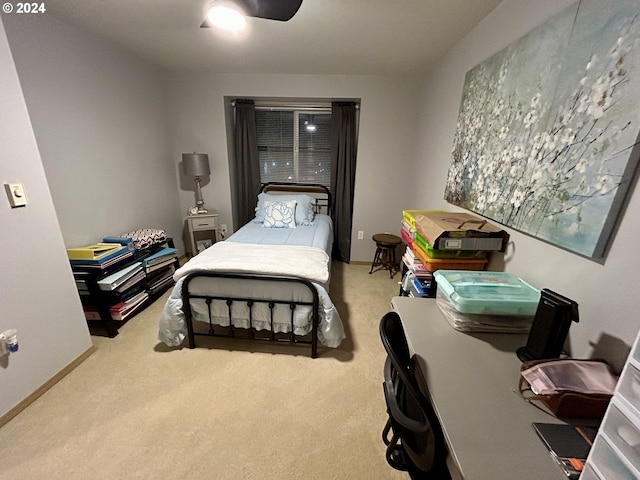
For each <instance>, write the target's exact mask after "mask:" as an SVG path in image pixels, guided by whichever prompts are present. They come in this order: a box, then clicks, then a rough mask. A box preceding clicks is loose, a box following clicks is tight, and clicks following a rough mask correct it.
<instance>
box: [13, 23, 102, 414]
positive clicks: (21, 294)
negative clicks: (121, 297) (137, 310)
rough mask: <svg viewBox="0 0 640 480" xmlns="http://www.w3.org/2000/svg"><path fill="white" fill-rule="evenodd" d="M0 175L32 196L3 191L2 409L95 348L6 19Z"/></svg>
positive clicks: (15, 403)
mask: <svg viewBox="0 0 640 480" xmlns="http://www.w3.org/2000/svg"><path fill="white" fill-rule="evenodd" d="M0 99H1V102H2V108H0V145H2V154H1V155H0V183H2V184H4V183H7V182H22V183H23V184H24V186H25V188H26V192H27V198H28V200H29V204H28V205H27V206H26V207H21V208H15V209H12V208H11V207H10V205H9V201H8V199H7V197H6V195H5V192H4V187H2V191H1V192H0V229H1V231H2V235H0V264H1V265H2V276H1V277H0V289H1V293H0V312H1V314H0V332H2V331H4V330H6V329H9V328H16V329H17V330H18V339H19V343H20V348H19V351H18V352H16V353H11V354H10V355H8V356H2V357H0V385H2V387H1V388H0V416H2V415H4V414H5V413H7V412H8V411H9V410H11V409H12V408H13V407H15V406H16V405H17V404H18V403H19V402H21V401H22V400H23V399H24V398H25V397H27V396H29V395H30V394H31V393H32V392H34V391H35V390H36V389H38V388H39V387H41V386H42V385H44V384H45V383H46V382H47V381H48V380H49V379H50V378H51V377H53V376H54V375H55V374H56V373H58V372H59V371H60V370H62V369H63V368H64V367H66V366H67V365H68V364H69V363H71V362H72V361H73V360H75V359H76V358H78V357H79V356H80V355H82V354H83V353H84V352H85V351H87V350H88V349H89V348H91V338H90V337H89V332H88V330H87V324H86V321H85V319H84V314H83V313H82V308H81V306H80V300H79V298H78V295H77V293H76V288H75V283H74V281H73V276H72V275H71V269H70V268H69V262H68V261H67V256H66V254H65V251H64V244H63V241H62V235H61V233H60V227H59V225H58V220H57V218H56V213H55V210H54V208H53V202H52V199H51V194H50V192H49V187H48V185H47V179H46V178H45V173H44V170H43V167H42V162H41V160H40V153H39V152H38V146H37V145H36V140H35V137H34V134H33V129H32V128H31V124H30V122H29V116H28V113H27V108H26V105H25V101H24V97H23V94H22V90H21V88H20V83H19V81H18V75H17V73H16V69H15V66H14V63H13V60H12V58H11V53H10V51H9V44H8V42H7V37H6V35H5V30H4V26H3V24H2V22H1V21H0Z"/></svg>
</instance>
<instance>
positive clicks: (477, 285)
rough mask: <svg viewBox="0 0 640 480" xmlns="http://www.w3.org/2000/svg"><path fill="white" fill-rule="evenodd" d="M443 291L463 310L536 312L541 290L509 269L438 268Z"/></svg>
mask: <svg viewBox="0 0 640 480" xmlns="http://www.w3.org/2000/svg"><path fill="white" fill-rule="evenodd" d="M433 278H434V279H435V280H436V282H437V284H438V291H439V292H442V293H443V294H444V295H445V296H446V297H447V299H448V300H449V301H450V302H451V303H452V304H453V306H454V307H455V308H456V310H458V311H459V312H460V313H472V314H484V315H528V316H532V315H535V313H536V309H537V308H538V302H539V300H540V291H539V290H537V289H536V288H534V287H532V286H531V285H529V284H528V283H526V282H525V281H524V280H522V279H520V278H519V277H516V276H515V275H512V274H510V273H506V272H487V271H469V270H438V271H437V272H434V273H433Z"/></svg>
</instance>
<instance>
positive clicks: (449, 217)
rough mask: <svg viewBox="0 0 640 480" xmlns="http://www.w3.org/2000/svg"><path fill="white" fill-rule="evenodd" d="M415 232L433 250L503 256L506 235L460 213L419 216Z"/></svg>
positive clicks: (424, 213) (485, 223)
mask: <svg viewBox="0 0 640 480" xmlns="http://www.w3.org/2000/svg"><path fill="white" fill-rule="evenodd" d="M415 219H416V230H417V231H418V232H419V233H420V235H422V237H423V238H424V239H425V240H426V241H427V242H428V243H429V245H431V247H432V248H434V249H436V250H485V251H488V252H504V251H505V250H506V248H507V244H508V243H509V234H508V233H507V232H505V231H504V230H502V229H500V228H499V227H497V226H495V225H493V224H491V223H489V222H488V221H487V220H486V219H484V218H481V217H477V216H475V215H471V214H469V213H463V212H438V211H433V212H422V213H419V214H417V215H416V217H415Z"/></svg>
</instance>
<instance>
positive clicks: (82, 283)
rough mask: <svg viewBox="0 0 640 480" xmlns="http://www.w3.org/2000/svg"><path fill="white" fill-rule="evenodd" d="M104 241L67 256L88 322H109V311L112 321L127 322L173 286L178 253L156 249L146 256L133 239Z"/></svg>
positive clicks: (70, 251) (165, 249)
mask: <svg viewBox="0 0 640 480" xmlns="http://www.w3.org/2000/svg"><path fill="white" fill-rule="evenodd" d="M103 240H104V241H103V242H101V243H96V244H94V245H87V246H84V247H77V248H69V249H67V256H68V257H69V262H70V263H71V267H72V270H73V272H74V277H75V281H76V286H77V288H78V293H79V294H80V295H81V299H82V303H83V309H84V313H85V317H86V318H87V320H99V321H104V320H108V319H105V318H103V316H105V315H106V310H107V309H108V311H109V314H110V316H111V319H112V320H118V321H124V320H126V319H128V318H129V317H131V316H132V315H133V314H134V313H136V312H137V311H139V310H140V309H141V308H143V307H144V306H145V305H146V304H147V303H148V301H149V299H150V298H151V296H152V295H154V294H158V293H160V292H161V291H162V290H164V289H165V288H166V287H167V286H169V285H170V284H171V283H173V273H174V272H175V270H176V266H177V265H178V254H177V250H176V249H175V248H172V247H165V248H162V247H161V246H160V245H155V246H152V247H150V248H148V249H146V250H145V252H144V254H143V253H141V252H140V251H136V250H135V249H134V248H133V245H134V243H133V240H132V239H131V238H129V237H105V239H103ZM101 314H102V315H101Z"/></svg>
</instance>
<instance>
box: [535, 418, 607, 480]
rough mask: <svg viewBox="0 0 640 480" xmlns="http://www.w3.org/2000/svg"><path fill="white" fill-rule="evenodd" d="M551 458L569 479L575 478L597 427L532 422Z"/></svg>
mask: <svg viewBox="0 0 640 480" xmlns="http://www.w3.org/2000/svg"><path fill="white" fill-rule="evenodd" d="M532 425H533V428H534V429H535V431H536V433H537V434H538V436H539V437H540V439H541V440H542V441H543V442H544V444H545V445H546V447H547V449H548V450H549V452H550V453H551V456H552V457H553V459H554V460H555V461H556V462H557V463H558V465H560V467H561V468H562V470H563V472H564V474H565V475H566V476H567V477H568V478H569V479H571V480H573V479H577V478H578V477H579V476H580V473H581V472H582V469H583V468H584V462H585V461H586V460H587V456H588V455H589V450H591V445H592V444H593V441H594V440H595V438H596V433H598V429H597V428H596V427H590V426H586V425H568V424H563V423H538V422H534V423H532Z"/></svg>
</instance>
